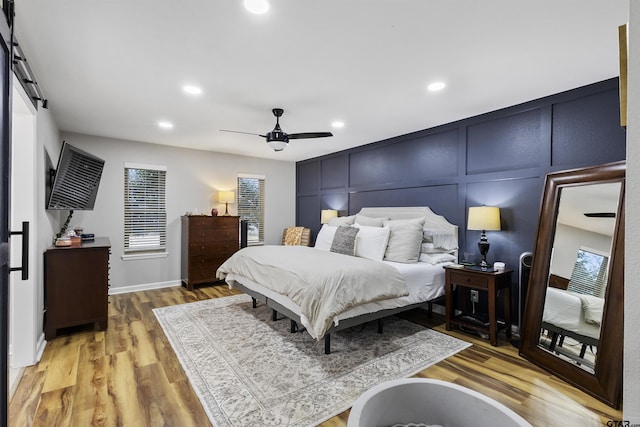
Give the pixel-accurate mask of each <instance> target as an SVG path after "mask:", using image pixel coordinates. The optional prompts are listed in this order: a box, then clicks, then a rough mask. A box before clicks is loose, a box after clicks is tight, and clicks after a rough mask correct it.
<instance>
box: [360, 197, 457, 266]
mask: <svg viewBox="0 0 640 427" xmlns="http://www.w3.org/2000/svg"><path fill="white" fill-rule="evenodd" d="M358 214H360V215H364V216H368V217H372V218H389V219H412V218H424V219H425V223H424V227H423V228H424V230H431V231H434V232H438V233H440V234H444V235H450V236H451V237H452V239H455V242H456V243H457V242H458V226H457V225H454V224H451V223H450V222H449V221H447V220H446V219H445V217H443V216H442V215H437V214H435V213H434V212H433V211H432V210H431V209H429V208H428V207H426V206H411V207H375V208H362V209H361V210H360V212H358ZM456 246H457V244H456ZM450 253H452V254H454V255H455V256H456V258H458V250H457V248H456V249H455V250H451V251H450Z"/></svg>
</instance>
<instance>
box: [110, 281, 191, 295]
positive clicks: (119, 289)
mask: <svg viewBox="0 0 640 427" xmlns="http://www.w3.org/2000/svg"><path fill="white" fill-rule="evenodd" d="M172 286H182V281H180V280H169V281H167V282H155V283H143V284H141V285H132V286H112V287H109V295H117V294H126V293H129V292H139V291H149V290H152V289H161V288H170V287H172Z"/></svg>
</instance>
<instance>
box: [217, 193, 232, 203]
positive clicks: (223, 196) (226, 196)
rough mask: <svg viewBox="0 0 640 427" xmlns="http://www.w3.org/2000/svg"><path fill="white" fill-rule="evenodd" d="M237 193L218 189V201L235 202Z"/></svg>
mask: <svg viewBox="0 0 640 427" xmlns="http://www.w3.org/2000/svg"><path fill="white" fill-rule="evenodd" d="M235 200H236V195H235V193H234V192H233V191H218V201H219V202H220V203H234V202H235Z"/></svg>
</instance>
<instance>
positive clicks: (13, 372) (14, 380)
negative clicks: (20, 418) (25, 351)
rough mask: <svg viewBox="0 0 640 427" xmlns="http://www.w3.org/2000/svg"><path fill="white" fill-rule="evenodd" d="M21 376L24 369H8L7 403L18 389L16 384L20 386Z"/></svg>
mask: <svg viewBox="0 0 640 427" xmlns="http://www.w3.org/2000/svg"><path fill="white" fill-rule="evenodd" d="M22 374H24V367H20V368H11V369H9V384H10V385H9V401H11V399H12V398H13V395H14V393H15V392H16V389H17V388H18V384H20V380H21V379H22Z"/></svg>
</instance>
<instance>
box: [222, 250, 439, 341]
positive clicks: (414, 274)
mask: <svg viewBox="0 0 640 427" xmlns="http://www.w3.org/2000/svg"><path fill="white" fill-rule="evenodd" d="M383 263H385V264H389V265H392V266H394V267H395V268H396V269H397V270H398V271H399V272H400V274H401V275H402V277H403V278H404V279H405V283H406V285H407V289H408V291H409V295H407V296H403V297H399V298H390V299H385V300H382V301H375V302H370V303H366V304H362V305H358V306H355V307H352V308H350V309H349V310H347V311H345V312H343V313H341V314H339V315H338V316H335V317H334V319H333V324H334V325H336V326H337V325H338V324H339V323H340V321H341V320H344V319H349V318H352V317H357V316H360V315H363V314H367V313H375V312H378V311H380V310H388V309H394V308H398V307H405V306H408V305H412V304H418V303H423V302H427V301H431V300H433V299H434V298H438V297H440V296H442V295H444V269H443V268H442V267H443V266H444V265H448V264H451V263H449V262H447V263H442V264H438V265H431V264H428V263H424V262H418V263H415V264H406V263H397V262H390V261H383ZM226 282H227V284H228V285H229V287H230V288H233V287H234V285H235V283H236V282H237V283H241V284H242V285H244V286H245V287H247V288H249V289H251V290H253V291H256V292H259V293H260V294H262V295H264V296H266V297H267V298H269V299H271V300H273V301H276V302H278V303H279V304H281V305H282V306H284V307H285V308H287V309H288V310H290V311H292V312H294V313H296V314H298V315H299V316H300V320H301V322H302V325H303V326H304V327H305V328H307V330H308V331H309V333H310V334H312V330H311V329H310V324H309V321H308V319H307V318H306V317H305V316H304V315H303V314H302V313H301V310H300V307H299V306H298V305H297V304H296V303H294V302H293V301H291V300H290V299H289V298H287V297H285V296H283V295H280V294H278V293H276V292H274V291H272V290H270V289H268V288H266V287H264V286H262V285H260V284H259V283H256V282H255V281H253V280H251V279H250V278H248V277H244V276H242V275H238V274H233V273H232V274H228V275H227V276H226ZM312 336H313V335H312ZM314 338H316V339H319V338H321V336H315V337H314Z"/></svg>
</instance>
